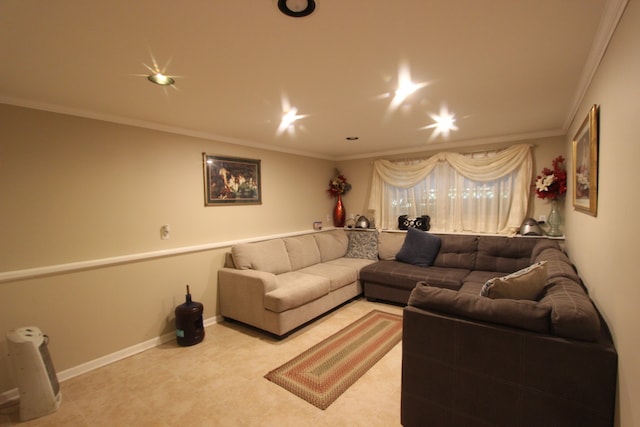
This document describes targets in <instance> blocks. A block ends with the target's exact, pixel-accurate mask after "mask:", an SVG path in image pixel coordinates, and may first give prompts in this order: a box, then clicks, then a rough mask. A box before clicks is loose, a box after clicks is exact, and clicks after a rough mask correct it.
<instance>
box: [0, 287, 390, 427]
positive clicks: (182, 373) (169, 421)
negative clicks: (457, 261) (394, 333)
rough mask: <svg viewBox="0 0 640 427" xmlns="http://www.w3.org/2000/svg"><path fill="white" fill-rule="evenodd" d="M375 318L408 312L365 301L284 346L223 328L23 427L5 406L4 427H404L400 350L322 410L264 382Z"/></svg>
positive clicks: (13, 407) (123, 372)
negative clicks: (357, 322) (377, 314)
mask: <svg viewBox="0 0 640 427" xmlns="http://www.w3.org/2000/svg"><path fill="white" fill-rule="evenodd" d="M373 309H378V310H383V311H387V312H391V313H397V314H401V313H402V308H401V307H397V306H393V305H387V304H381V303H373V302H369V301H366V300H364V299H360V300H357V301H353V302H350V303H348V304H346V305H344V306H342V307H340V308H339V309H337V310H335V311H333V312H331V313H329V314H328V315H326V316H325V317H322V318H321V319H319V320H317V321H315V322H313V323H312V324H310V325H308V326H306V327H305V328H303V329H301V330H299V331H297V332H295V333H294V334H292V335H290V336H289V337H287V338H285V339H283V340H277V339H275V338H272V337H271V336H268V335H266V334H263V333H260V332H258V331H255V330H252V329H249V328H247V327H244V326H242V325H239V324H237V323H231V322H221V323H218V324H215V325H212V326H209V327H207V328H206V332H205V339H204V341H202V342H201V343H200V344H197V345H194V346H191V347H180V346H178V345H176V344H175V342H169V343H166V344H163V345H161V346H159V347H156V348H153V349H151V350H147V351H145V352H143V353H140V354H137V355H135V356H131V357H129V358H127V359H124V360H121V361H119V362H116V363H113V364H111V365H108V366H105V367H103V368H100V369H97V370H95V371H92V372H89V373H86V374H84V375H81V376H78V377H75V378H72V379H69V380H67V381H64V382H62V383H61V390H62V404H61V406H60V409H58V411H57V412H55V413H53V414H50V415H47V416H45V417H41V418H38V419H35V420H31V421H28V422H24V423H21V422H20V420H19V413H18V411H19V406H18V404H16V403H12V404H7V405H4V406H3V407H2V408H0V427H8V426H14V425H20V426H25V427H26V426H30V427H31V426H38V427H40V426H65V427H66V426H74V427H75V426H110V427H112V426H295V427H299V426H307V425H313V426H314V427H315V426H327V427H328V426H331V427H335V426H350V427H353V426H367V427H371V426H384V427H390V426H391V427H392V426H399V425H400V372H401V351H402V350H401V343H399V344H397V345H396V346H395V347H394V348H393V349H392V350H391V351H390V352H389V353H387V355H386V356H385V357H384V358H383V359H382V360H380V361H379V362H378V363H377V364H376V365H375V366H374V367H373V368H371V369H370V370H369V371H368V372H367V373H366V374H365V375H364V376H363V377H362V378H360V379H359V380H358V381H357V382H356V383H355V384H354V385H352V386H351V387H350V388H349V389H348V390H347V391H346V392H345V393H344V394H343V395H342V396H340V397H339V398H338V399H337V400H336V401H335V402H334V403H333V404H332V405H331V406H329V408H327V409H326V410H324V411H323V410H320V409H318V408H316V407H315V406H313V405H311V404H310V403H307V402H306V401H304V400H302V399H300V398H299V397H297V396H295V395H293V394H291V393H289V392H288V391H286V390H284V389H283V388H281V387H279V386H277V385H275V384H273V383H272V382H270V381H268V380H266V379H265V378H264V375H265V374H266V373H267V372H269V371H270V370H272V369H274V368H276V367H278V366H280V365H281V364H283V363H285V362H287V361H288V360H290V359H292V358H293V357H295V356H297V355H298V354H299V353H301V352H302V351H304V350H306V349H307V348H309V347H311V346H312V345H314V344H316V343H317V342H319V341H321V340H323V339H324V338H326V337H328V336H330V335H332V334H334V333H335V332H337V331H339V330H340V329H342V328H343V327H345V326H347V325H349V324H350V323H351V322H353V321H355V320H357V319H359V318H360V317H362V316H363V315H365V314H366V313H368V312H369V311H371V310H373Z"/></svg>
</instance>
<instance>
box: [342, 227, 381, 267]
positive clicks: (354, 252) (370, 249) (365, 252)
mask: <svg viewBox="0 0 640 427" xmlns="http://www.w3.org/2000/svg"><path fill="white" fill-rule="evenodd" d="M345 258H362V259H372V260H375V261H377V260H378V231H377V230H376V231H364V230H363V231H350V232H349V247H348V248H347V254H346V255H345Z"/></svg>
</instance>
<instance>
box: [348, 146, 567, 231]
mask: <svg viewBox="0 0 640 427" xmlns="http://www.w3.org/2000/svg"><path fill="white" fill-rule="evenodd" d="M511 144H530V145H531V146H532V153H533V172H534V173H533V176H532V177H531V180H532V182H531V184H532V186H533V184H534V180H535V177H536V175H538V174H539V173H540V172H541V171H542V169H543V168H545V167H548V168H551V161H552V160H553V159H554V158H556V157H558V156H560V155H562V156H564V157H565V158H567V157H568V156H567V153H568V151H566V147H565V138H564V137H563V136H556V137H548V138H541V139H532V140H524V141H513V142H511V143H504V144H500V145H492V146H486V147H474V148H473V149H471V150H469V149H468V150H467V151H479V150H484V149H500V148H505V147H507V146H508V145H511ZM452 151H458V152H464V150H460V149H456V150H452ZM435 153H436V152H434V151H424V152H417V153H412V154H405V155H403V156H395V157H386V158H388V159H393V158H420V157H429V156H432V155H433V154H435ZM374 160H375V159H374V158H367V159H358V160H346V161H341V162H339V163H338V167H339V168H340V170H342V171H344V172H345V174H346V175H347V178H348V179H349V182H351V183H352V184H353V188H354V189H353V191H351V192H349V193H347V195H346V196H345V197H344V203H345V206H346V209H347V217H348V216H349V215H352V214H353V215H356V214H361V215H365V216H367V217H368V218H371V217H372V213H371V212H368V210H367V203H368V200H369V191H370V181H371V174H372V171H373V161H374ZM550 209H551V207H550V205H549V202H548V201H544V200H541V199H538V198H537V197H535V194H534V187H532V189H531V196H530V202H529V216H531V217H533V218H535V219H538V218H539V216H540V215H548V214H549V210H550ZM561 230H562V227H561Z"/></svg>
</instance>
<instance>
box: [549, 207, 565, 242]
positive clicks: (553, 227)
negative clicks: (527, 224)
mask: <svg viewBox="0 0 640 427" xmlns="http://www.w3.org/2000/svg"><path fill="white" fill-rule="evenodd" d="M547 223H548V224H549V231H547V236H551V237H558V236H562V233H561V232H560V228H559V227H560V210H559V209H558V201H557V200H552V201H551V211H549V216H548V217H547Z"/></svg>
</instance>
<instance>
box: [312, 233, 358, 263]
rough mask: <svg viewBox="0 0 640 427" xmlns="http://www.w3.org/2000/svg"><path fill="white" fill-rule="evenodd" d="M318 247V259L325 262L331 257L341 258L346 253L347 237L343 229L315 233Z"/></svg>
mask: <svg viewBox="0 0 640 427" xmlns="http://www.w3.org/2000/svg"><path fill="white" fill-rule="evenodd" d="M313 237H314V238H315V239H316V243H317V244H318V249H319V250H320V261H322V262H327V261H331V260H332V259H336V258H342V257H343V256H345V254H346V253H347V247H348V246H349V237H347V234H346V233H345V232H344V231H343V230H331V231H323V232H321V233H315V234H314V235H313Z"/></svg>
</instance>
